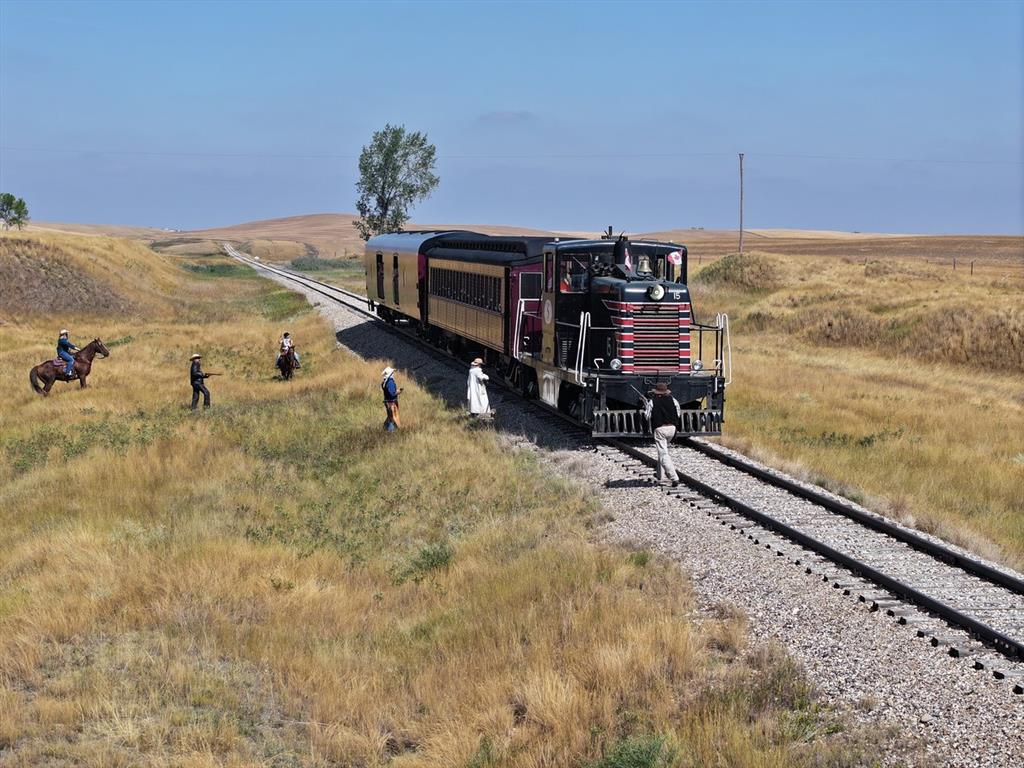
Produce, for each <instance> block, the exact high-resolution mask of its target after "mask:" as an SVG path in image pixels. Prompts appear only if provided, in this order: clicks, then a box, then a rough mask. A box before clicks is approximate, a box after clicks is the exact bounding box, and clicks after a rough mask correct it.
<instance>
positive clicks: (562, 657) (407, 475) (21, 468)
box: [0, 237, 866, 768]
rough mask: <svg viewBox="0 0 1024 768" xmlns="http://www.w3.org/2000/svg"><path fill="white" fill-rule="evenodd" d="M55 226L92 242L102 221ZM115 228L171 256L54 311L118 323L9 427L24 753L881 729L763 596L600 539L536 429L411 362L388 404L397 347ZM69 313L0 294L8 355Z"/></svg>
mask: <svg viewBox="0 0 1024 768" xmlns="http://www.w3.org/2000/svg"><path fill="white" fill-rule="evenodd" d="M47 242H48V243H50V244H53V245H55V246H57V247H60V248H61V249H63V251H64V253H65V255H67V256H68V258H71V259H74V258H80V259H81V260H83V263H84V262H85V261H88V260H89V258H90V256H89V254H90V253H91V250H90V249H91V248H92V245H91V244H92V243H93V242H94V240H91V239H90V240H89V241H88V243H87V242H85V241H82V240H78V239H75V238H71V237H65V238H63V239H61V240H60V241H59V242H55V241H47ZM110 247H111V248H112V249H114V248H117V249H124V250H123V251H118V253H120V254H121V256H117V254H116V253H111V254H109V255H108V257H107V258H109V259H110V260H111V263H113V262H114V261H116V259H117V258H121V257H123V258H130V259H135V258H137V259H139V260H141V261H145V262H146V263H147V264H149V268H148V269H147V270H145V271H142V272H138V273H132V274H134V275H135V276H134V278H133V279H134V280H136V281H137V284H136V285H135V286H127V285H125V286H124V287H123V290H124V291H125V295H126V296H129V297H131V298H132V300H133V301H134V303H135V306H136V307H137V310H138V312H139V314H138V315H137V316H135V317H131V316H117V317H97V316H95V315H91V314H89V312H88V311H87V309H88V308H86V307H83V308H82V313H81V314H80V315H79V316H77V317H71V318H67V317H61V318H60V322H61V323H64V324H67V325H70V326H71V327H72V328H74V329H80V331H81V333H85V334H86V335H89V336H93V335H99V336H101V337H102V338H104V339H106V340H108V341H113V340H117V342H118V343H117V344H115V345H113V346H112V354H111V356H110V357H109V358H107V359H103V360H98V361H97V362H96V364H95V366H94V369H93V376H92V378H91V379H90V382H91V386H90V387H89V388H88V389H86V390H82V391H79V390H78V389H76V388H71V387H66V386H62V387H60V388H59V389H58V390H57V391H56V393H55V394H53V395H52V396H51V397H50V398H49V399H45V400H44V399H42V398H39V397H37V396H36V395H34V394H33V393H31V391H30V390H29V387H28V384H27V381H26V382H24V383H23V386H21V387H19V388H15V389H13V390H12V391H10V392H9V393H8V394H7V401H6V403H5V405H6V407H7V411H6V417H5V419H4V422H3V424H2V427H0V525H2V526H3V530H4V538H5V546H4V549H3V552H2V553H0V761H2V762H3V763H4V765H9V766H34V765H40V764H45V765H81V766H136V765H150V766H165V765H166V766H171V765H174V766H214V765H216V766H253V765H267V766H328V765H350V766H381V765H393V766H438V765H445V766H448V765H451V766H486V765H509V766H562V765H588V764H592V765H594V766H599V765H600V766H612V765H623V764H626V763H624V762H623V761H624V760H626V759H627V758H629V759H631V760H633V762H631V763H628V764H630V765H638V766H654V765H675V766H697V765H722V766H779V767H780V768H781V767H782V766H792V765H815V766H818V765H853V764H862V761H863V760H865V759H866V758H865V757H864V754H865V753H864V752H863V751H862V748H861V747H859V746H857V743H856V741H855V740H852V739H848V738H847V737H846V736H843V735H835V734H833V731H834V730H835V723H833V722H832V721H831V719H830V718H829V716H828V715H827V713H823V712H820V711H819V710H818V709H817V708H816V706H815V705H814V704H812V702H811V697H810V692H809V690H808V688H807V686H806V684H805V683H804V682H803V680H802V676H801V675H800V673H799V670H796V669H794V668H792V665H791V663H790V662H789V661H788V660H787V658H786V657H785V656H784V655H783V654H780V653H778V652H775V651H771V650H770V649H769V650H768V651H766V650H764V649H758V650H755V651H748V650H747V649H746V648H745V632H744V630H743V624H742V617H737V616H735V615H733V614H731V613H729V612H723V614H722V615H721V616H718V617H714V616H711V617H706V618H705V619H704V620H703V621H702V623H701V625H700V626H699V627H697V626H695V625H694V624H692V623H691V621H690V619H689V618H688V615H689V613H690V612H691V611H692V610H693V605H692V601H691V598H690V595H689V592H688V589H687V586H686V584H685V582H684V581H683V579H682V578H681V576H680V574H679V572H678V571H677V569H676V568H675V567H674V566H671V565H670V564H667V563H664V562H661V561H658V560H655V559H652V558H650V557H649V556H648V555H647V554H646V553H642V552H639V553H638V552H629V551H625V550H621V549H615V548H610V547H606V546H600V545H598V544H595V543H594V540H593V538H592V535H591V533H590V531H589V526H590V525H591V524H592V520H593V517H594V514H595V512H596V510H595V509H594V508H593V507H592V504H591V502H590V501H588V499H587V498H585V497H584V495H583V494H582V493H581V492H580V491H579V490H576V489H574V488H572V487H570V486H567V485H565V484H564V483H561V482H559V481H557V480H555V479H553V478H552V477H550V476H548V475H546V474H544V473H543V472H542V471H541V469H540V468H539V467H538V466H537V465H536V464H535V462H534V460H533V459H532V458H531V457H530V456H528V455H525V454H513V455H509V454H508V453H506V452H505V451H504V450H503V449H502V447H501V445H500V444H499V443H498V441H497V440H496V439H494V437H493V435H489V434H487V433H481V432H478V431H469V430H466V429H465V428H464V427H463V425H462V422H461V420H460V419H459V418H458V416H457V415H456V414H454V413H451V412H449V411H447V410H445V409H444V407H443V406H442V404H441V403H440V402H439V401H437V400H436V399H434V398H433V397H431V396H430V395H429V394H428V393H427V392H426V391H424V390H422V389H420V388H419V387H417V386H416V384H415V382H413V381H411V380H410V379H408V378H406V377H405V376H404V375H402V378H403V384H404V385H405V387H406V391H405V395H404V402H403V406H404V408H403V426H404V428H403V430H402V431H400V432H398V433H397V434H394V435H387V434H385V433H384V432H383V431H382V430H381V429H380V424H381V421H382V419H383V414H382V408H381V405H380V403H379V390H378V387H377V379H378V371H379V369H380V367H381V365H382V361H369V362H366V361H362V360H359V359H357V358H354V357H352V356H351V355H349V354H347V353H344V352H342V351H340V350H338V349H336V348H335V346H334V344H333V340H332V339H331V335H330V331H329V329H328V328H327V327H326V325H325V323H324V322H323V321H322V320H321V319H320V318H319V317H318V316H316V315H315V314H313V313H312V312H311V311H310V310H309V308H308V307H307V306H306V305H305V304H304V303H302V302H301V301H299V300H297V298H296V297H295V296H294V295H292V294H290V293H288V292H286V291H284V290H282V289H279V288H277V287H274V286H272V284H269V283H267V282H265V281H262V280H261V279H260V278H257V277H255V276H253V275H252V274H251V273H249V272H247V271H237V270H235V269H234V267H235V266H236V265H234V264H231V263H229V262H226V261H217V260H213V259H206V260H202V261H201V263H200V264H199V266H202V267H203V268H202V269H198V270H197V269H195V267H196V266H197V264H196V259H195V258H192V257H190V258H187V259H186V258H183V259H180V261H179V262H177V263H176V262H175V261H173V260H172V259H171V258H170V257H161V256H158V255H155V254H152V253H151V252H149V251H146V250H144V249H143V248H142V246H140V245H133V244H120V243H111V246H110ZM186 267H188V269H186ZM84 268H85V267H84V266H83V269H84ZM150 275H153V276H155V277H154V279H155V280H156V281H158V283H159V285H160V289H159V290H158V289H157V287H156V286H157V284H156V283H150V282H149V280H150ZM113 279H114V278H113V277H111V280H113ZM126 279H127V278H126ZM165 286H166V288H167V289H169V290H172V291H173V294H174V297H175V298H174V301H173V302H169V301H167V300H165V299H162V298H159V294H160V293H161V292H162V290H164V287H165ZM4 290H5V289H4V287H3V286H0V296H3V295H4V294H3V291H4ZM147 297H152V301H150V300H149V298H147ZM4 306H6V304H5V305H4ZM147 313H148V314H147ZM143 316H145V320H143V319H142V318H143ZM57 321H58V318H53V317H39V318H29V319H25V318H21V319H19V320H18V322H17V323H14V322H12V321H11V319H10V318H8V317H6V316H5V317H4V324H3V325H2V326H0V365H2V366H3V368H4V369H5V370H11V371H15V372H17V371H24V370H27V368H28V367H29V366H30V365H31V364H33V363H35V362H37V361H38V360H39V359H42V357H45V356H46V354H48V350H49V339H50V337H51V336H52V330H51V326H53V325H54V324H55V323H56V322H57ZM285 323H287V327H288V328H289V329H290V330H291V331H292V332H293V335H294V336H295V337H296V338H297V339H298V341H299V343H300V344H301V345H302V349H303V352H304V359H303V368H302V370H301V371H300V372H299V375H298V377H297V378H296V379H295V380H294V381H292V382H289V383H284V382H281V381H278V380H276V378H275V377H274V376H273V375H272V370H271V363H272V357H273V352H274V349H273V343H274V339H276V338H277V335H278V334H279V333H280V331H281V330H282V329H283V327H284V325H285ZM196 349H198V350H200V351H202V352H203V353H204V355H205V359H204V364H205V367H206V368H207V369H208V370H211V371H222V372H224V373H225V374H226V375H225V376H224V377H223V378H218V379H212V380H211V382H210V384H211V390H212V392H213V398H214V408H213V409H212V410H211V411H210V412H206V413H204V412H201V411H200V412H198V413H191V412H189V411H188V410H187V409H185V407H184V406H185V403H186V400H187V397H188V395H189V389H188V386H187V384H186V376H185V374H186V369H187V365H188V355H189V353H190V352H192V351H193V350H196ZM438 446H445V450H444V451H439V450H438ZM830 734H831V735H830ZM638 756H639V757H638ZM634 758H635V759H634ZM641 759H642V761H641Z"/></svg>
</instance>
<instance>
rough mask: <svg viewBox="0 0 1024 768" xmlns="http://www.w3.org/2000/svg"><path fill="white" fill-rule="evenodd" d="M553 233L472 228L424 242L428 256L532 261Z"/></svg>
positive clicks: (490, 261) (498, 261) (488, 261)
mask: <svg viewBox="0 0 1024 768" xmlns="http://www.w3.org/2000/svg"><path fill="white" fill-rule="evenodd" d="M553 241H554V238H553V237H527V236H522V237H517V236H501V237H492V236H490V235H481V234H478V233H476V232H453V233H451V234H447V235H445V236H444V237H440V238H438V239H437V240H435V241H433V242H431V243H429V244H427V246H426V247H425V248H424V250H425V251H426V252H427V254H429V255H430V256H431V257H432V258H439V259H453V260H456V261H472V262H477V263H481V264H503V265H505V264H515V263H518V262H525V261H535V260H537V259H539V258H540V257H541V254H542V253H543V252H544V246H546V245H548V244H549V243H551V242H553Z"/></svg>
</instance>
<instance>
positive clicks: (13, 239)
mask: <svg viewBox="0 0 1024 768" xmlns="http://www.w3.org/2000/svg"><path fill="white" fill-rule="evenodd" d="M186 282H187V278H186V275H185V272H184V270H182V269H181V268H180V266H178V265H177V264H176V263H174V260H173V259H171V258H169V257H167V256H163V255H161V254H158V253H155V252H153V251H152V250H150V249H149V248H147V247H146V246H145V245H144V244H142V243H140V242H139V241H137V240H127V239H125V238H113V237H103V236H91V237H83V236H82V235H68V234H63V233H41V232H32V233H28V232H26V233H17V234H14V233H10V234H3V235H0V323H6V322H18V321H21V320H24V319H27V318H31V317H39V316H47V317H61V316H74V317H111V316H115V315H133V316H140V315H144V316H146V317H152V316H154V315H155V314H165V313H166V312H167V311H169V310H170V309H171V308H172V299H171V298H169V297H172V296H173V297H175V298H174V301H179V302H180V301H181V300H182V299H183V298H185V297H186V296H187V295H190V294H193V293H195V291H196V289H195V287H194V286H191V285H186Z"/></svg>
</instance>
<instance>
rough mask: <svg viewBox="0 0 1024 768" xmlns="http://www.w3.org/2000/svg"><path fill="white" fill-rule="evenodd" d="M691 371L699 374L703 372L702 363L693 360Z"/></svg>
mask: <svg viewBox="0 0 1024 768" xmlns="http://www.w3.org/2000/svg"><path fill="white" fill-rule="evenodd" d="M693 370H695V371H696V372H697V373H700V372H701V371H703V370H704V363H702V362H701V361H700V360H694V361H693Z"/></svg>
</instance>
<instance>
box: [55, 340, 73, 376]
mask: <svg viewBox="0 0 1024 768" xmlns="http://www.w3.org/2000/svg"><path fill="white" fill-rule="evenodd" d="M77 351H78V347H76V346H75V345H74V344H72V343H71V340H70V339H69V338H68V329H67V328H61V329H60V336H59V337H57V357H59V358H60V359H61V360H63V361H64V362H65V363H67V365H66V366H64V375H65V376H67V377H69V378H70V376H71V374H72V373H74V371H75V352H77Z"/></svg>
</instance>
